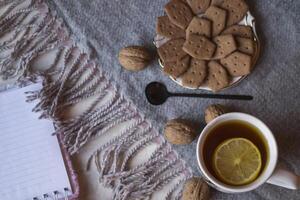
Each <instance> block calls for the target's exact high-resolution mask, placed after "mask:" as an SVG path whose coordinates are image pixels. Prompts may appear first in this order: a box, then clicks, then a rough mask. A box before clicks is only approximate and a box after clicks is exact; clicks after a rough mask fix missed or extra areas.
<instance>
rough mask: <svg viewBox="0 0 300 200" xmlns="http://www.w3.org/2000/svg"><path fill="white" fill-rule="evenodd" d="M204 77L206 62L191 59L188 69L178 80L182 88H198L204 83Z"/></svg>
mask: <svg viewBox="0 0 300 200" xmlns="http://www.w3.org/2000/svg"><path fill="white" fill-rule="evenodd" d="M206 75H207V66H206V62H205V61H204V60H198V59H196V58H192V60H191V63H190V68H189V69H188V70H187V72H185V73H184V74H183V75H182V76H181V77H180V78H181V81H182V85H183V86H186V87H190V88H198V87H199V86H200V85H201V84H202V83H203V82H204V79H205V78H206Z"/></svg>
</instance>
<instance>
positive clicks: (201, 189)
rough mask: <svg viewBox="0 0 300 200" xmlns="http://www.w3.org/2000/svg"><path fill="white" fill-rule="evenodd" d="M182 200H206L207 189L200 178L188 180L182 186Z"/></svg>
mask: <svg viewBox="0 0 300 200" xmlns="http://www.w3.org/2000/svg"><path fill="white" fill-rule="evenodd" d="M182 195H183V196H182V200H208V199H209V187H208V185H207V183H206V182H205V181H204V180H203V179H202V178H200V177H193V178H191V179H189V180H188V181H187V182H186V183H185V186H184V189H183V194H182Z"/></svg>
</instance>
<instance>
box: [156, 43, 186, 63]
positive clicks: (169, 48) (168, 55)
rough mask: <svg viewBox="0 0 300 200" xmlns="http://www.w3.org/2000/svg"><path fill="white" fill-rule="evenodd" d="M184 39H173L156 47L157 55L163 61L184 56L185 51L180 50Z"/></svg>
mask: <svg viewBox="0 0 300 200" xmlns="http://www.w3.org/2000/svg"><path fill="white" fill-rule="evenodd" d="M184 42H185V39H173V40H170V41H168V42H167V43H165V44H164V45H162V46H161V47H159V48H158V49H157V52H158V55H159V57H160V59H162V60H163V62H170V61H176V60H180V59H181V58H183V57H184V56H186V52H184V51H183V50H182V46H183V44H184Z"/></svg>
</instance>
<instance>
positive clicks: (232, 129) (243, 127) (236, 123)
mask: <svg viewBox="0 0 300 200" xmlns="http://www.w3.org/2000/svg"><path fill="white" fill-rule="evenodd" d="M231 138H246V139H248V140H250V141H251V142H253V143H254V144H255V145H256V146H257V148H258V149H259V152H260V153H261V158H262V168H261V172H260V174H261V173H262V172H263V170H264V169H265V166H266V165H267V163H268V160H269V150H268V145H267V141H266V139H265V137H264V136H263V134H262V133H261V132H260V130H259V129H258V128H256V127H255V126H253V125H251V124H249V123H247V122H244V121H240V120H232V121H227V122H224V123H221V124H219V125H218V126H216V127H215V128H214V129H213V130H211V132H210V134H209V135H208V136H207V138H206V139H205V142H204V146H203V149H204V152H203V157H204V162H205V165H206V166H207V169H208V170H209V172H210V173H211V174H212V175H213V176H214V177H216V178H217V176H216V174H215V172H214V170H213V167H212V165H213V164H212V163H213V160H212V157H213V156H212V155H213V153H214V151H215V149H216V148H217V146H218V145H219V144H221V143H222V142H224V141H225V140H228V139H231Z"/></svg>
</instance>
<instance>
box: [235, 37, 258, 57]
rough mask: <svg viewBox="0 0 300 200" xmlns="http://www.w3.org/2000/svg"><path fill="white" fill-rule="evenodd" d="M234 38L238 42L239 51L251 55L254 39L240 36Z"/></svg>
mask: <svg viewBox="0 0 300 200" xmlns="http://www.w3.org/2000/svg"><path fill="white" fill-rule="evenodd" d="M235 39H236V42H237V44H238V50H239V51H240V52H242V53H246V54H249V55H253V53H254V51H255V49H254V41H253V40H252V39H249V38H242V37H236V38H235Z"/></svg>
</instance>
